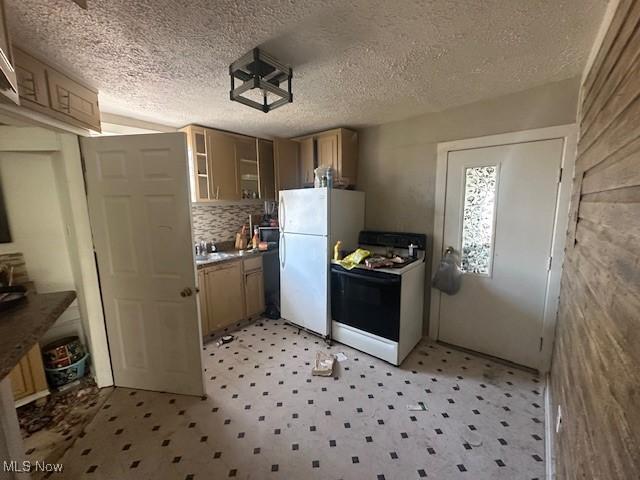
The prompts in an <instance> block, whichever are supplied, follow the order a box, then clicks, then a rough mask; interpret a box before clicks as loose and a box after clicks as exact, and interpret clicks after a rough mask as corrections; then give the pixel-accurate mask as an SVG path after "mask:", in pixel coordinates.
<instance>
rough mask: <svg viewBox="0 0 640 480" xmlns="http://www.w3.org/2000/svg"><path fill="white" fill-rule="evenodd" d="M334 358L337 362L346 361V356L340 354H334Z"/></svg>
mask: <svg viewBox="0 0 640 480" xmlns="http://www.w3.org/2000/svg"><path fill="white" fill-rule="evenodd" d="M334 357H336V360H337V361H339V362H344V361H345V360H347V356H346V355H345V354H344V353H342V352H338V353H336V354H334Z"/></svg>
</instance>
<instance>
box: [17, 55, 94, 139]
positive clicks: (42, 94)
mask: <svg viewBox="0 0 640 480" xmlns="http://www.w3.org/2000/svg"><path fill="white" fill-rule="evenodd" d="M14 54H15V67H16V74H17V84H18V92H19V94H20V103H21V105H22V106H23V107H25V108H28V109H30V110H34V111H36V112H39V113H42V114H44V115H47V116H49V117H52V118H55V119H56V120H60V121H62V122H65V123H68V124H70V125H73V126H76V127H80V128H84V129H88V130H93V131H97V132H99V131H101V126H100V107H99V105H98V92H97V91H96V90H94V89H92V88H90V87H88V86H87V85H83V84H82V83H80V82H78V81H76V80H74V79H72V78H71V77H69V76H68V75H65V74H64V73H62V72H60V71H59V70H57V69H55V68H53V67H51V66H49V65H47V64H46V63H45V62H42V61H41V60H38V59H37V58H35V57H33V56H32V55H30V54H28V53H27V52H25V51H24V50H21V49H20V48H17V47H16V48H14Z"/></svg>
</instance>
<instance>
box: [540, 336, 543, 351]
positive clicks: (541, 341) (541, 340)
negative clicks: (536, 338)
mask: <svg viewBox="0 0 640 480" xmlns="http://www.w3.org/2000/svg"><path fill="white" fill-rule="evenodd" d="M543 342H544V339H543V338H542V337H540V347H539V351H542V343H543Z"/></svg>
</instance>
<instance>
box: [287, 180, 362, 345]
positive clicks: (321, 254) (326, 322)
mask: <svg viewBox="0 0 640 480" xmlns="http://www.w3.org/2000/svg"><path fill="white" fill-rule="evenodd" d="M278 217H279V218H278V220H279V222H280V252H279V254H280V316H281V317H282V318H283V319H285V320H286V321H288V322H290V323H293V324H295V325H298V326H300V327H303V328H305V329H307V330H309V331H311V332H314V333H316V334H318V335H321V336H323V337H325V338H326V337H329V336H330V334H331V332H330V328H331V308H330V305H331V303H330V298H329V295H330V292H331V289H330V288H329V279H330V276H329V266H330V260H331V257H332V256H333V246H334V245H335V243H336V242H337V241H338V240H340V241H341V242H342V249H344V250H349V251H351V250H355V249H356V248H357V247H358V234H359V233H360V231H361V230H363V229H364V192H356V191H351V190H339V189H330V188H305V189H299V190H283V191H281V192H280V198H279V205H278Z"/></svg>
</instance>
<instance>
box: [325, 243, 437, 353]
mask: <svg viewBox="0 0 640 480" xmlns="http://www.w3.org/2000/svg"><path fill="white" fill-rule="evenodd" d="M359 244H360V247H361V248H364V249H367V250H369V251H371V252H372V253H373V254H374V255H385V254H388V253H394V254H396V255H400V256H401V257H403V258H404V259H405V262H404V263H403V264H401V265H398V266H394V267H387V268H376V269H369V268H367V267H366V266H364V265H358V266H356V267H355V268H353V269H351V270H346V269H345V268H343V267H341V266H340V265H339V264H337V263H336V262H332V265H331V314H332V320H333V321H332V328H331V337H332V338H333V339H334V340H335V341H337V342H340V343H344V344H345V345H349V346H351V347H354V348H356V349H358V350H362V351H363V352H366V353H369V354H370V355H373V356H375V357H378V358H381V359H383V360H386V361H387V362H389V363H392V364H394V365H400V364H401V363H402V361H403V360H404V358H405V357H406V356H407V355H408V354H409V352H411V350H412V349H413V347H414V346H415V345H416V344H417V343H418V342H419V341H420V339H421V338H422V321H423V320H422V317H423V315H422V313H423V303H424V277H425V263H424V251H425V246H426V236H425V235H422V234H416V233H396V232H372V231H362V232H360V235H359ZM409 245H414V246H415V248H416V255H415V257H416V258H411V257H410V256H409Z"/></svg>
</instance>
